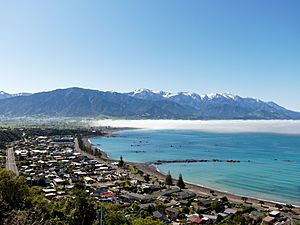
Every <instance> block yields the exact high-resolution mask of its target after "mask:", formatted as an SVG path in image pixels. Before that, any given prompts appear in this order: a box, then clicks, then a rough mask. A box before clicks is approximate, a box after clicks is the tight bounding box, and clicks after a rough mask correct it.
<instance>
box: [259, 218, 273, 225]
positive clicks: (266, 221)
mask: <svg viewBox="0 0 300 225" xmlns="http://www.w3.org/2000/svg"><path fill="white" fill-rule="evenodd" d="M274 222H275V218H274V217H272V216H267V217H265V218H263V222H262V224H266V225H268V224H274Z"/></svg>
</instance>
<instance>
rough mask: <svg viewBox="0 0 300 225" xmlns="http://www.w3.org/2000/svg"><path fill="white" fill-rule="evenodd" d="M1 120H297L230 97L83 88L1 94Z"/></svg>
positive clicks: (276, 108) (250, 100) (292, 115)
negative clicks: (34, 117) (41, 117)
mask: <svg viewBox="0 0 300 225" xmlns="http://www.w3.org/2000/svg"><path fill="white" fill-rule="evenodd" d="M0 115H2V116H12V117H16V116H36V115H41V116H57V117H59V116H67V117H75V116H76V117H98V116H105V117H113V118H126V119H204V120H211V119H217V120H220V119H225V120H229V119H253V120H254V119H300V113H299V112H294V111H291V110H288V109H285V108H283V107H281V106H279V105H277V104H276V103H274V102H264V101H261V100H258V99H254V98H243V97H240V96H238V95H233V94H229V93H226V94H224V93H216V94H207V95H198V94H196V93H189V92H179V93H168V92H164V91H151V90H149V89H138V90H135V91H133V92H129V93H118V92H107V91H106V92H103V91H98V90H90V89H83V88H67V89H57V90H54V91H49V92H40V93H35V94H28V93H20V94H13V95H11V94H8V93H5V92H0Z"/></svg>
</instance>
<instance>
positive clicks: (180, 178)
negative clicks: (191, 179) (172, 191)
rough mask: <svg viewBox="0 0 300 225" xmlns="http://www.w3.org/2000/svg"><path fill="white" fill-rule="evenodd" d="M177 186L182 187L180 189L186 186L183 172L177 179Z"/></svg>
mask: <svg viewBox="0 0 300 225" xmlns="http://www.w3.org/2000/svg"><path fill="white" fill-rule="evenodd" d="M177 186H178V187H179V188H180V189H183V188H185V183H184V181H183V179H182V174H179V177H178V181H177Z"/></svg>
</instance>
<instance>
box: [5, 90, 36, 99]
mask: <svg viewBox="0 0 300 225" xmlns="http://www.w3.org/2000/svg"><path fill="white" fill-rule="evenodd" d="M28 95H31V94H30V93H16V94H9V93H7V92H4V91H0V99H5V98H12V97H18V96H28Z"/></svg>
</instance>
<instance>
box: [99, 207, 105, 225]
mask: <svg viewBox="0 0 300 225" xmlns="http://www.w3.org/2000/svg"><path fill="white" fill-rule="evenodd" d="M98 217H99V224H100V225H103V224H104V223H103V220H104V213H103V207H101V209H100V211H99V214H98Z"/></svg>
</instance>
